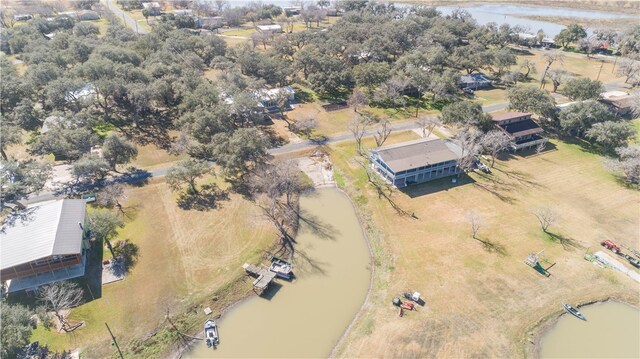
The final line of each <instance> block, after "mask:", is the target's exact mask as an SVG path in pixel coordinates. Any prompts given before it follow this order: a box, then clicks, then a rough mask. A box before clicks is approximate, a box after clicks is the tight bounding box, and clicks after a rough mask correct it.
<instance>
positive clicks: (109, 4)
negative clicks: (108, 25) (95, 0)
mask: <svg viewBox="0 0 640 359" xmlns="http://www.w3.org/2000/svg"><path fill="white" fill-rule="evenodd" d="M100 2H101V3H102V4H103V5H104V6H105V7H106V8H107V9H109V10H110V11H111V12H112V13H113V14H114V15H115V16H116V17H119V18H122V19H123V20H124V22H125V24H126V25H127V26H129V27H130V28H131V29H132V30H133V31H137V32H138V34H148V33H149V31H147V30H145V29H143V28H142V27H140V26H138V23H137V22H136V21H135V20H134V19H132V18H131V16H129V14H127V13H126V12H124V11H122V10H120V8H118V7H117V6H116V4H115V1H113V0H100Z"/></svg>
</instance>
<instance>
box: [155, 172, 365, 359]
mask: <svg viewBox="0 0 640 359" xmlns="http://www.w3.org/2000/svg"><path fill="white" fill-rule="evenodd" d="M327 188H333V189H335V190H337V191H338V192H339V193H341V194H342V195H344V196H345V197H346V198H347V199H348V200H349V203H350V204H351V208H352V209H353V211H354V213H355V214H356V218H357V219H358V225H359V226H360V231H361V233H362V235H363V237H364V242H365V244H366V245H367V250H368V251H369V264H370V266H371V271H370V275H369V288H368V290H367V294H366V296H365V298H364V300H363V302H362V305H361V306H360V308H359V309H358V311H357V312H356V314H355V315H354V317H353V319H352V320H351V321H350V322H349V325H347V327H346V328H345V330H344V332H343V333H342V335H341V336H340V338H339V339H338V341H337V342H336V343H335V345H334V346H333V347H332V348H331V352H330V353H329V356H328V357H329V358H333V357H335V355H336V352H337V350H338V348H339V347H340V345H341V344H342V343H343V342H344V340H345V339H346V337H347V336H348V335H349V334H350V333H351V330H352V329H353V327H354V325H355V323H356V322H357V321H358V319H360V316H361V314H362V313H363V312H364V310H365V308H366V307H367V304H369V299H370V298H371V293H372V291H373V285H374V280H375V272H376V271H375V258H374V253H373V247H372V246H371V242H370V240H369V236H368V235H367V232H366V230H365V227H364V226H363V222H362V218H361V216H360V213H359V212H358V210H357V209H356V206H355V203H354V202H353V200H352V199H351V197H350V196H349V194H348V193H347V192H345V191H344V190H343V189H342V188H340V187H338V186H337V185H335V184H334V185H331V186H327V185H318V186H314V187H313V188H312V189H311V191H316V190H319V189H327ZM303 195H304V193H303ZM242 279H243V277H240V278H238V279H237V280H236V281H234V283H235V282H240V281H242ZM255 296H256V295H255V293H254V292H253V291H248V292H247V293H246V294H245V295H244V296H243V297H241V298H240V299H237V300H235V301H233V302H232V303H231V304H229V305H227V306H226V307H224V308H223V309H222V310H221V311H220V314H218V315H216V316H215V317H214V319H215V320H218V319H220V318H222V317H223V316H224V315H225V314H227V313H228V312H229V311H231V310H233V309H235V308H236V307H237V306H239V305H241V304H244V303H245V302H246V301H248V300H250V299H251V298H253V297H255ZM195 335H200V336H203V335H204V330H200V331H198V332H196V333H195ZM198 342H199V340H196V339H189V340H188V343H187V345H185V346H184V347H180V348H177V349H175V350H172V351H170V352H169V354H168V356H167V357H169V358H183V357H184V356H185V354H187V353H188V352H190V351H191V350H193V348H194V347H195V346H196V345H197V344H198Z"/></svg>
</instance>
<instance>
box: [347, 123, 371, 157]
mask: <svg viewBox="0 0 640 359" xmlns="http://www.w3.org/2000/svg"><path fill="white" fill-rule="evenodd" d="M368 125H369V120H368V119H366V118H365V117H363V116H354V117H353V119H352V120H351V122H349V127H348V128H349V131H350V132H351V134H353V138H354V139H355V140H356V151H357V152H358V153H359V154H361V153H362V137H364V134H365V133H366V131H367V126H368Z"/></svg>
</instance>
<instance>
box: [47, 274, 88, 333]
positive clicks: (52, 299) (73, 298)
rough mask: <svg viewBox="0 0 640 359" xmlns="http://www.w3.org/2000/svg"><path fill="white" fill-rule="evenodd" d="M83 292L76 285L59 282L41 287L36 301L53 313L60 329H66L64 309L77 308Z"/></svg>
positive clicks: (80, 302)
mask: <svg viewBox="0 0 640 359" xmlns="http://www.w3.org/2000/svg"><path fill="white" fill-rule="evenodd" d="M83 296H84V291H83V290H82V288H80V287H79V286H78V285H77V284H76V283H73V282H67V281H61V282H54V283H52V284H49V285H45V286H43V287H41V288H40V289H39V291H38V299H39V300H40V301H42V303H43V304H44V305H45V307H46V308H47V310H51V311H53V312H54V313H55V315H56V317H57V318H58V320H59V321H60V324H61V327H62V329H66V324H67V320H66V315H67V314H66V313H65V312H64V311H63V310H65V309H70V308H73V307H77V306H78V305H80V304H82V301H83Z"/></svg>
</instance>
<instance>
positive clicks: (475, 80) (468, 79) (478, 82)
mask: <svg viewBox="0 0 640 359" xmlns="http://www.w3.org/2000/svg"><path fill="white" fill-rule="evenodd" d="M458 86H460V87H461V88H470V89H472V90H479V89H486V88H489V87H491V86H492V82H491V78H489V77H488V76H487V75H485V74H483V73H482V72H477V73H474V74H468V75H462V76H460V80H458Z"/></svg>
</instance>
